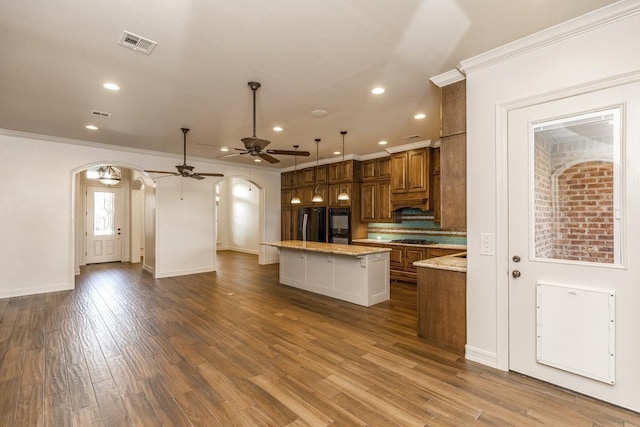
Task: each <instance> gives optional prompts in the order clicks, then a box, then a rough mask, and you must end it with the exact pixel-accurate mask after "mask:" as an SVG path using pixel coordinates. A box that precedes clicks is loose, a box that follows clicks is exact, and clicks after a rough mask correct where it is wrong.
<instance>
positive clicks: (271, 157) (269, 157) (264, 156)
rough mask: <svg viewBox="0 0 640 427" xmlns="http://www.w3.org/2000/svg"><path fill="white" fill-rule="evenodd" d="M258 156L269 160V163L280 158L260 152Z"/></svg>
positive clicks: (277, 161)
mask: <svg viewBox="0 0 640 427" xmlns="http://www.w3.org/2000/svg"><path fill="white" fill-rule="evenodd" d="M258 156H259V157H260V158H261V159H265V160H266V161H267V162H269V163H280V160H278V159H276V158H275V157H273V156H270V155H268V154H266V153H260V154H258Z"/></svg>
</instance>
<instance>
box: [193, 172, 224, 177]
mask: <svg viewBox="0 0 640 427" xmlns="http://www.w3.org/2000/svg"><path fill="white" fill-rule="evenodd" d="M194 175H198V176H224V174H222V173H208V172H198V173H194Z"/></svg>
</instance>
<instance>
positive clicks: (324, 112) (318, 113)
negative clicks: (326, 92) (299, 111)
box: [311, 110, 328, 117]
mask: <svg viewBox="0 0 640 427" xmlns="http://www.w3.org/2000/svg"><path fill="white" fill-rule="evenodd" d="M327 114H328V113H327V110H313V111H312V112H311V115H312V116H315V117H324V116H326V115H327Z"/></svg>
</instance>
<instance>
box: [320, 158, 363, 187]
mask: <svg viewBox="0 0 640 427" xmlns="http://www.w3.org/2000/svg"><path fill="white" fill-rule="evenodd" d="M327 166H328V169H329V170H328V175H329V183H330V184H334V183H338V182H352V181H354V178H356V177H357V179H358V180H359V179H360V176H361V172H360V167H361V166H360V162H358V161H354V160H345V161H344V162H338V163H331V164H329V165H327Z"/></svg>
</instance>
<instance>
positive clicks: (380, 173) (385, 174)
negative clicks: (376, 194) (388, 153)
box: [376, 157, 391, 179]
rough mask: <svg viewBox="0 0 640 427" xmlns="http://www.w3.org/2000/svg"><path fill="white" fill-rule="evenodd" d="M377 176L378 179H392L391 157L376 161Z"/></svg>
mask: <svg viewBox="0 0 640 427" xmlns="http://www.w3.org/2000/svg"><path fill="white" fill-rule="evenodd" d="M376 176H377V177H378V179H389V178H390V177H391V159H390V158H389V157H383V158H381V159H376Z"/></svg>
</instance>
